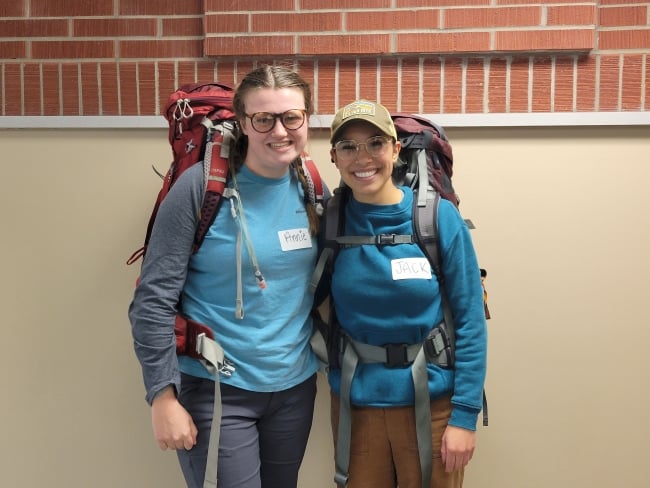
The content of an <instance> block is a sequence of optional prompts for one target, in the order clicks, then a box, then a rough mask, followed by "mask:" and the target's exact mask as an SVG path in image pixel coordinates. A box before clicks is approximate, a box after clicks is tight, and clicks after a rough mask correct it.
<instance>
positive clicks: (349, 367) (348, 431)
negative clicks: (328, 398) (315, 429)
mask: <svg viewBox="0 0 650 488" xmlns="http://www.w3.org/2000/svg"><path fill="white" fill-rule="evenodd" d="M358 362H359V358H358V356H357V353H356V352H355V351H354V348H353V347H351V346H350V345H349V344H348V345H347V346H346V347H345V351H344V352H343V359H342V362H341V394H340V397H339V404H340V407H339V428H338V431H337V432H338V433H337V440H336V453H335V456H334V459H335V466H336V474H335V475H334V482H335V483H336V484H337V486H338V487H339V488H345V487H346V486H347V484H348V470H349V467H350V441H351V437H352V407H351V404H350V389H351V387H352V378H353V377H354V371H355V370H356V369H357V363H358Z"/></svg>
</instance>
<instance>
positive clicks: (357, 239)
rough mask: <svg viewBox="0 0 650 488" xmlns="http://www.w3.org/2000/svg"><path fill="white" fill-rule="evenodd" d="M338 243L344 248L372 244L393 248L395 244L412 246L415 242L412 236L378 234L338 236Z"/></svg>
mask: <svg viewBox="0 0 650 488" xmlns="http://www.w3.org/2000/svg"><path fill="white" fill-rule="evenodd" d="M335 240H336V242H337V243H338V244H340V245H342V246H362V245H364V244H371V245H377V246H391V245H394V244H411V243H413V242H415V240H414V238H413V235H411V234H378V235H376V236H338V237H336V239H335Z"/></svg>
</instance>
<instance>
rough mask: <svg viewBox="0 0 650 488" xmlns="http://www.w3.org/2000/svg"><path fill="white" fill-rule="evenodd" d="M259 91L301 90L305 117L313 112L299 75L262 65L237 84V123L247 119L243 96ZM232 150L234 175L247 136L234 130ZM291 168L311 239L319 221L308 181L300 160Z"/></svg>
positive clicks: (241, 160) (243, 155) (244, 151)
mask: <svg viewBox="0 0 650 488" xmlns="http://www.w3.org/2000/svg"><path fill="white" fill-rule="evenodd" d="M259 88H276V89H279V88H297V89H299V90H301V91H302V93H303V95H304V98H305V111H306V113H307V116H309V115H311V114H312V113H313V112H314V104H313V102H312V93H311V87H310V86H309V84H308V83H307V82H306V81H305V80H304V79H302V77H301V76H300V75H299V74H298V73H296V72H295V71H293V70H291V69H289V68H288V67H286V66H271V65H267V64H265V65H262V66H260V67H258V68H256V69H254V70H253V71H251V72H250V73H248V74H247V75H246V76H244V78H243V79H242V81H241V82H240V83H239V86H238V87H237V90H236V92H235V96H234V99H233V108H234V110H235V116H236V117H237V120H243V119H244V118H245V117H246V106H245V103H244V101H245V99H246V95H247V94H248V93H249V92H251V91H253V90H256V89H259ZM233 146H234V147H232V149H231V151H230V165H231V170H232V171H233V172H235V173H236V172H238V171H239V170H240V169H241V167H242V165H243V164H244V160H245V159H246V154H247V152H248V136H246V134H244V133H243V132H242V131H241V130H237V131H236V133H235V143H234V145H233ZM291 168H292V169H293V171H294V172H295V174H296V176H297V178H298V181H299V182H300V184H301V185H302V189H303V193H304V195H305V207H306V209H307V218H308V219H309V231H310V233H311V235H312V236H315V235H316V234H317V233H318V224H319V221H320V218H319V215H318V212H317V211H316V208H315V206H314V205H313V204H312V202H310V200H309V198H308V195H310V188H309V181H308V179H307V176H306V175H305V171H304V168H303V165H302V159H301V158H300V156H299V157H297V158H296V159H295V160H294V161H292V163H291ZM311 193H313V192H311Z"/></svg>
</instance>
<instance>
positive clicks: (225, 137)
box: [192, 117, 234, 253]
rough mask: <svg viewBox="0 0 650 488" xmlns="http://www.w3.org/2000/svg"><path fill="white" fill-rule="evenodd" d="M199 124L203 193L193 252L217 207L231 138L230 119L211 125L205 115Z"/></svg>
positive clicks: (204, 233)
mask: <svg viewBox="0 0 650 488" xmlns="http://www.w3.org/2000/svg"><path fill="white" fill-rule="evenodd" d="M202 123H203V125H205V126H206V128H207V133H206V138H207V142H206V145H205V156H204V158H203V171H204V179H205V195H204V196H203V204H202V205H201V214H200V217H199V224H198V226H197V229H196V234H195V236H194V246H193V248H192V252H193V253H195V252H197V251H198V250H199V247H201V244H203V239H205V235H206V234H207V233H208V229H209V228H210V226H211V225H212V223H213V222H214V219H215V217H216V216H217V212H218V211H219V207H220V206H221V201H222V200H221V197H222V195H223V192H224V189H225V187H226V182H227V180H228V171H229V166H228V159H229V155H230V145H231V143H232V142H233V139H234V135H233V130H234V126H233V124H232V123H231V122H225V121H224V122H221V123H219V124H216V125H214V124H213V123H212V121H211V120H210V119H209V118H207V117H206V118H205V119H204V120H203V122H202Z"/></svg>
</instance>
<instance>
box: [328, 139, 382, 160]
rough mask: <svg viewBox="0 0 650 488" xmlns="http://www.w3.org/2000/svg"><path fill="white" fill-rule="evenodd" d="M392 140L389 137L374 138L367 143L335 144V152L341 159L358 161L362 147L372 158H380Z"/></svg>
mask: <svg viewBox="0 0 650 488" xmlns="http://www.w3.org/2000/svg"><path fill="white" fill-rule="evenodd" d="M392 140H393V139H392V138H391V137H388V136H373V137H369V138H368V139H366V141H365V142H357V141H339V142H337V143H336V144H334V152H335V153H336V156H337V157H338V158H339V159H341V160H343V161H350V160H352V159H356V157H357V156H358V154H359V151H360V150H361V146H364V147H365V148H366V152H367V153H368V154H369V155H370V156H371V157H373V158H378V157H380V156H382V155H383V154H384V153H385V151H386V149H387V148H388V146H389V145H390V143H391V142H392Z"/></svg>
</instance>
